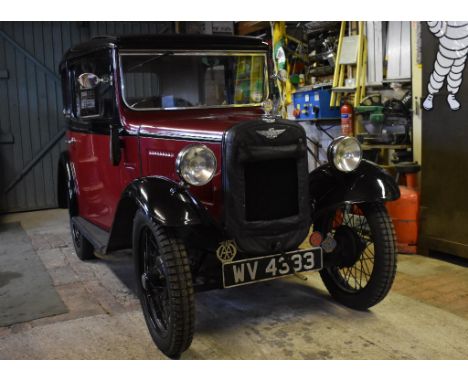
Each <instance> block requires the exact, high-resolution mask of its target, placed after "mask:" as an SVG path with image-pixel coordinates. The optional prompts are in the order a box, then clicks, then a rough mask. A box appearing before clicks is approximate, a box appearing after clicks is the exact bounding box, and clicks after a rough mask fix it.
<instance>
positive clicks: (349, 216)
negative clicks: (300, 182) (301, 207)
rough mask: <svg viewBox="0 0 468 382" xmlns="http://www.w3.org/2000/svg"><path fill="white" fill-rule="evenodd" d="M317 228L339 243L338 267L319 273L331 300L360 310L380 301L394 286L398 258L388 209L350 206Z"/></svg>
mask: <svg viewBox="0 0 468 382" xmlns="http://www.w3.org/2000/svg"><path fill="white" fill-rule="evenodd" d="M317 225H318V227H317V229H318V230H320V231H321V232H322V234H324V235H328V234H331V235H332V236H333V237H334V239H335V240H336V242H337V249H336V256H338V258H339V260H338V264H339V265H337V266H333V267H330V268H325V269H323V270H322V271H321V272H320V276H321V277H322V280H323V282H324V284H325V286H326V288H327V289H328V291H329V292H330V294H331V295H332V297H333V298H335V299H336V300H337V301H339V302H340V303H342V304H344V305H346V306H348V307H350V308H353V309H358V310H366V309H368V308H370V307H372V306H374V305H375V304H377V303H378V302H380V301H381V300H382V299H383V298H384V297H385V296H386V295H387V294H388V292H389V290H390V288H391V286H392V284H393V280H394V278H395V274H396V255H397V253H396V245H395V232H394V228H393V224H392V221H391V219H390V217H389V216H388V213H387V210H386V208H385V206H384V205H383V204H382V203H363V204H359V205H350V206H347V207H343V208H340V209H338V210H337V211H336V212H335V213H333V214H330V215H329V216H328V217H326V218H325V219H323V220H322V221H321V222H319V223H318V224H317ZM331 256H335V254H332V255H331Z"/></svg>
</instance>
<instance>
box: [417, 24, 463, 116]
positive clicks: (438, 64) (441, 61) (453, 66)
mask: <svg viewBox="0 0 468 382" xmlns="http://www.w3.org/2000/svg"><path fill="white" fill-rule="evenodd" d="M427 24H428V26H429V30H430V31H431V32H432V33H433V34H434V36H435V37H437V38H438V39H439V51H438V52H437V58H436V60H435V62H434V69H433V71H432V73H431V76H430V79H429V83H428V84H427V90H428V92H429V94H428V95H427V97H426V99H425V100H424V103H423V108H424V109H426V110H432V109H433V107H434V105H433V99H434V95H435V94H437V93H438V92H439V91H440V89H441V88H442V86H443V85H444V81H445V80H447V90H448V93H449V94H448V96H447V102H448V104H449V106H450V109H452V110H458V109H460V102H458V101H457V99H456V97H455V96H456V94H457V93H458V90H459V89H460V85H461V83H462V80H463V69H464V68H465V61H466V56H467V54H468V21H428V23H427Z"/></svg>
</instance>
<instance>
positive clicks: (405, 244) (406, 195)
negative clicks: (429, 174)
mask: <svg viewBox="0 0 468 382" xmlns="http://www.w3.org/2000/svg"><path fill="white" fill-rule="evenodd" d="M395 167H396V169H397V172H398V175H404V177H405V181H406V182H405V183H406V185H400V194H401V196H400V199H398V200H395V201H393V202H388V203H387V210H388V213H389V214H390V216H391V218H392V220H393V225H394V226H395V233H396V238H397V247H398V252H400V253H416V251H417V247H416V246H417V243H418V230H419V198H420V195H419V191H418V190H417V189H416V174H417V172H418V171H419V170H420V166H419V165H418V164H417V163H407V162H406V163H405V162H403V163H398V164H396V165H395Z"/></svg>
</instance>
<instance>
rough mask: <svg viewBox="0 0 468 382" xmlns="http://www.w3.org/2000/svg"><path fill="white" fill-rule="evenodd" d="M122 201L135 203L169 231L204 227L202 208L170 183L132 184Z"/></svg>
mask: <svg viewBox="0 0 468 382" xmlns="http://www.w3.org/2000/svg"><path fill="white" fill-rule="evenodd" d="M122 199H131V200H133V201H134V202H135V203H136V204H137V206H138V207H139V208H140V209H141V210H143V211H144V212H145V213H146V214H147V215H149V216H151V217H152V218H153V219H154V220H155V221H156V222H157V223H159V224H161V225H164V226H167V227H180V226H187V225H194V224H200V223H201V221H202V219H201V216H200V212H201V209H202V207H201V206H200V204H199V203H198V201H196V200H195V199H194V198H193V197H192V196H191V195H190V194H189V193H188V192H187V191H186V190H184V189H182V188H181V187H180V186H179V185H178V184H177V183H175V182H173V181H172V180H170V179H167V178H162V177H156V176H150V177H145V178H140V179H137V180H135V181H134V182H132V183H131V184H130V185H129V186H128V187H127V188H126V189H125V191H124V192H123V194H122Z"/></svg>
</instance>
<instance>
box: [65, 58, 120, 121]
mask: <svg viewBox="0 0 468 382" xmlns="http://www.w3.org/2000/svg"><path fill="white" fill-rule="evenodd" d="M83 73H92V74H94V75H96V76H97V77H98V78H99V83H98V84H97V85H96V86H95V87H94V88H92V89H87V88H83V86H81V85H80V83H79V82H78V78H79V77H80V75H81V74H83ZM71 76H72V78H73V81H72V83H73V89H74V91H73V96H74V102H73V114H74V115H75V117H77V118H103V119H109V118H112V116H113V114H114V105H115V102H114V85H113V82H114V81H113V78H112V60H111V54H110V52H102V53H97V54H92V55H89V56H86V57H83V58H81V59H79V61H76V62H75V63H73V64H72V65H71Z"/></svg>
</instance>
